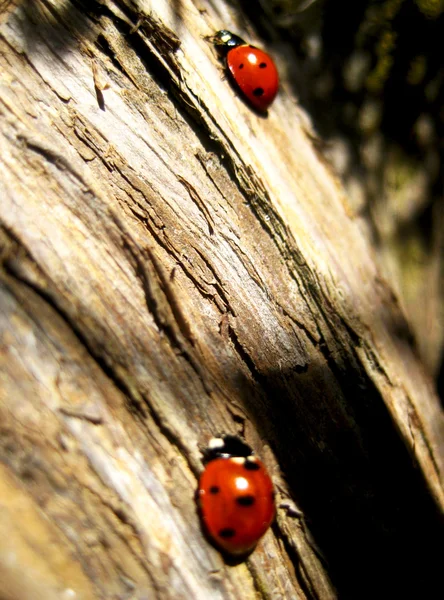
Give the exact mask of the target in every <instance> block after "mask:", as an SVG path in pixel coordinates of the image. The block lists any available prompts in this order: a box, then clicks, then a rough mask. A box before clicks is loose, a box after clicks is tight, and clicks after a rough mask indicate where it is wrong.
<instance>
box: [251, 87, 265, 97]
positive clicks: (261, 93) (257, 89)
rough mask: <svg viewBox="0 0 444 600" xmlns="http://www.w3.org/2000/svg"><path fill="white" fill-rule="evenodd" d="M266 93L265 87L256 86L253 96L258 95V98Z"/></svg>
mask: <svg viewBox="0 0 444 600" xmlns="http://www.w3.org/2000/svg"><path fill="white" fill-rule="evenodd" d="M264 93H265V92H264V89H263V88H261V87H258V88H255V89H254V90H253V96H257V97H258V98H259V97H260V96H263V95H264Z"/></svg>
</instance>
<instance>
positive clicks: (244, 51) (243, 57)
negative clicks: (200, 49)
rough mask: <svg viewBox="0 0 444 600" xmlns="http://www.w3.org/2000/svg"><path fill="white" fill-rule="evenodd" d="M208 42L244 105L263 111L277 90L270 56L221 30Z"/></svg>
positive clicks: (277, 79) (276, 81)
mask: <svg viewBox="0 0 444 600" xmlns="http://www.w3.org/2000/svg"><path fill="white" fill-rule="evenodd" d="M209 39H210V41H211V42H212V43H213V44H214V45H215V46H216V48H217V50H218V52H219V54H220V55H221V56H222V57H224V58H225V62H226V66H227V68H228V70H229V72H230V75H231V77H232V79H233V81H234V83H235V84H236V85H237V86H238V87H239V89H240V90H241V91H242V93H243V94H244V96H245V97H246V99H247V100H248V102H249V103H250V104H251V105H252V106H253V107H254V108H255V109H256V110H258V111H260V112H265V111H266V110H267V108H268V107H269V106H270V104H271V103H272V102H273V100H274V99H275V97H276V94H277V91H278V87H279V75H278V72H277V69H276V65H275V64H274V62H273V59H272V58H271V56H270V55H268V54H267V53H266V52H264V51H263V50H260V49H259V48H255V47H254V46H250V45H249V44H247V43H245V42H244V40H243V39H242V38H240V37H239V36H237V35H235V34H234V33H231V32H230V31H226V30H225V29H222V30H221V31H218V32H217V33H216V34H215V35H214V36H212V37H211V38H209Z"/></svg>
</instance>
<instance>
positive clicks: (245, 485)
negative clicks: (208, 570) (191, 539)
mask: <svg viewBox="0 0 444 600" xmlns="http://www.w3.org/2000/svg"><path fill="white" fill-rule="evenodd" d="M204 460H205V462H206V467H205V470H204V471H203V473H202V475H201V476H200V480H199V489H198V502H199V508H200V515H201V518H202V521H203V524H204V527H205V530H206V532H207V533H208V535H209V537H210V538H211V540H212V541H213V542H214V544H215V545H216V546H217V547H218V548H219V549H221V550H222V551H224V552H226V553H228V554H230V555H234V556H242V555H246V554H247V553H249V552H250V551H251V550H253V548H254V547H255V546H256V544H257V542H258V541H259V539H260V538H261V537H262V536H263V535H264V534H265V532H266V531H267V529H268V527H269V526H270V524H271V523H272V521H273V519H274V517H275V512H276V509H275V502H274V489H273V483H272V481H271V478H270V476H269V474H268V472H267V470H266V468H265V466H264V464H263V463H262V462H261V461H260V460H258V459H257V458H256V457H255V456H253V451H252V450H251V448H249V446H247V444H245V443H244V442H242V441H241V440H240V439H239V438H236V437H235V436H224V437H223V438H218V439H215V440H212V441H211V442H210V445H209V448H208V450H207V451H206V453H205V455H204Z"/></svg>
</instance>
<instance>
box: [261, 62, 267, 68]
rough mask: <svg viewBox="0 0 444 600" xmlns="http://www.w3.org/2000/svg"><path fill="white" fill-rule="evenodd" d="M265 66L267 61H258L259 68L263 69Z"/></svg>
mask: <svg viewBox="0 0 444 600" xmlns="http://www.w3.org/2000/svg"><path fill="white" fill-rule="evenodd" d="M266 66H267V63H264V62H261V63H259V69H265V67H266Z"/></svg>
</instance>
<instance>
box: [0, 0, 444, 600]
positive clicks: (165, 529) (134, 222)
mask: <svg viewBox="0 0 444 600" xmlns="http://www.w3.org/2000/svg"><path fill="white" fill-rule="evenodd" d="M86 4H87V7H88V8H87V9H86V8H85V9H84V10H83V11H82V10H80V8H79V6H77V4H76V3H71V2H68V1H65V2H58V1H56V0H38V1H35V2H31V1H28V2H18V3H13V4H9V5H6V6H5V7H3V9H2V10H3V12H2V13H1V15H0V20H1V21H0V23H1V24H0V84H1V87H0V119H1V121H0V122H1V129H0V161H1V163H0V164H1V181H0V194H1V215H0V219H1V221H0V223H1V248H2V252H1V257H2V270H1V289H0V293H1V300H0V310H1V313H0V318H1V340H2V346H1V350H2V351H1V353H0V361H1V375H0V376H1V388H0V399H1V402H0V415H1V416H0V429H1V434H0V458H1V461H2V466H1V469H0V505H1V511H0V515H1V516H0V532H1V536H0V575H2V580H3V581H4V582H5V583H4V587H5V590H4V592H3V593H4V595H5V597H6V598H8V599H9V598H16V597H20V598H33V599H35V598H38V597H42V598H52V597H54V598H66V599H70V598H79V599H89V598H137V599H142V598H174V599H175V600H176V599H180V598H193V599H194V598H195V599H208V598H258V597H264V598H311V597H316V598H322V599H327V598H334V597H336V596H337V595H339V596H341V597H350V598H358V597H359V598H365V597H372V598H374V597H376V592H377V590H380V589H381V586H382V585H383V584H384V581H385V580H387V582H386V584H385V585H386V587H385V590H388V591H390V590H394V589H398V590H401V591H402V590H404V591H405V590H409V589H410V590H415V589H420V586H424V587H422V588H421V589H427V588H428V586H429V587H430V589H432V587H431V586H433V585H434V584H435V583H436V581H437V579H438V572H437V561H436V560H435V561H434V559H433V553H432V549H433V540H434V536H437V535H438V523H439V517H438V507H441V508H442V505H443V489H442V479H441V472H442V456H441V454H440V444H441V443H442V436H443V433H442V431H443V430H442V415H441V413H440V409H439V404H438V401H437V398H436V396H435V395H434V391H433V385H432V382H431V381H429V379H428V378H427V376H426V374H425V373H424V372H423V369H422V366H421V364H420V361H419V360H418V358H417V356H416V353H415V350H414V349H413V348H412V345H411V342H410V337H409V332H408V324H407V323H406V321H405V319H404V317H403V315H402V313H401V311H400V309H399V307H398V304H397V301H396V298H395V296H394V294H393V293H392V291H391V289H390V287H389V285H388V284H387V282H386V281H384V280H383V279H382V278H381V276H380V274H379V272H378V269H377V267H376V264H375V260H374V257H373V252H372V249H371V248H370V247H369V245H368V242H367V240H366V239H365V237H364V236H363V234H362V233H361V231H360V227H359V223H358V221H357V218H356V217H355V216H354V214H353V212H352V210H351V209H350V207H349V205H348V202H347V198H346V197H345V195H344V193H343V191H342V189H341V186H340V183H339V182H338V181H337V180H336V179H335V177H334V174H333V173H332V171H331V169H330V168H329V167H328V165H326V164H325V163H324V161H323V160H322V157H321V156H320V155H319V154H318V153H317V152H316V149H315V147H314V146H313V143H312V141H313V140H312V135H313V134H312V132H311V130H310V126H309V123H308V120H307V118H306V117H305V116H304V114H303V113H302V112H301V110H300V109H299V108H298V106H297V103H296V101H295V99H294V98H293V97H292V95H291V93H290V90H289V87H288V86H287V84H286V81H285V62H286V61H288V60H292V57H291V55H290V54H289V55H288V56H281V57H279V56H278V57H277V60H278V62H279V63H280V66H281V68H282V72H283V73H284V77H283V84H282V89H281V93H280V96H279V98H278V99H277V101H276V103H275V105H273V107H272V109H271V110H270V111H269V115H268V117H267V118H261V117H258V116H257V115H255V114H254V113H252V112H251V111H250V110H249V109H248V108H247V107H246V106H244V105H243V103H242V102H241V100H240V99H239V98H238V97H236V95H235V94H234V93H233V90H232V89H231V88H230V86H228V85H227V82H226V81H223V79H222V77H221V71H220V69H219V67H218V62H217V59H216V56H215V54H214V52H213V50H212V48H211V47H210V46H209V45H208V44H207V43H206V42H205V40H204V39H203V36H205V35H208V34H210V33H212V32H213V31H214V30H216V29H218V28H221V27H222V26H226V27H228V26H230V27H232V28H233V29H235V28H236V27H235V23H234V22H232V21H231V22H228V21H230V17H229V14H230V13H229V12H228V9H227V7H226V6H225V5H224V4H223V3H222V2H215V3H212V4H211V6H208V5H207V4H205V6H203V5H202V4H201V3H199V2H198V1H196V2H193V1H192V0H184V1H183V2H182V1H180V2H173V3H168V2H166V0H159V1H157V2H156V3H155V5H153V6H151V5H150V4H149V3H147V2H138V3H137V10H136V9H135V7H134V3H132V2H128V1H124V2H116V1H113V0H106V1H104V2H88V3H86ZM222 14H223V15H225V16H224V19H225V21H224V22H222V21H221V16H220V15H222ZM221 431H224V432H233V433H235V432H243V433H244V434H245V436H246V438H247V440H248V441H249V442H250V443H251V444H252V446H253V447H254V448H255V449H256V450H257V451H258V452H259V453H260V454H261V456H262V458H263V459H264V460H265V462H266V463H267V464H268V466H269V468H270V470H271V472H272V475H273V478H274V481H275V483H276V485H277V488H278V492H279V497H278V504H279V505H280V504H282V505H285V504H287V503H288V502H290V503H292V502H296V504H297V505H298V506H299V507H300V508H301V509H302V510H303V512H304V515H305V518H302V517H301V515H300V514H299V513H298V512H297V511H294V510H288V509H286V508H280V509H279V511H278V517H277V522H276V525H275V526H274V527H273V529H272V531H270V532H269V533H268V534H267V535H266V536H265V538H264V540H263V541H262V542H261V543H260V545H259V546H258V548H257V549H256V551H255V552H254V553H253V554H252V555H251V556H250V557H249V558H248V560H247V561H246V562H242V563H241V564H238V565H235V566H232V565H228V564H226V563H225V561H224V560H223V558H222V557H221V556H220V554H219V553H218V552H217V551H216V550H215V549H213V548H212V547H211V546H210V545H209V544H208V542H207V540H206V539H205V538H204V537H203V535H202V532H201V528H200V524H199V520H198V515H197V512H196V506H195V502H194V491H195V488H196V482H197V477H198V474H199V472H200V470H201V468H202V464H201V453H200V448H201V446H202V445H204V444H205V443H206V441H207V440H208V439H209V438H210V437H211V436H212V435H213V434H215V433H219V432H221ZM413 567H415V568H413ZM405 570H407V573H408V578H409V580H408V581H407V579H406V577H407V576H404V578H403V576H402V575H403V573H405ZM22 572H25V575H24V576H23V577H22ZM424 581H425V583H424ZM336 590H337V591H336ZM8 594H9V595H8ZM379 597H381V594H379ZM392 597H393V596H392ZM424 597H425V596H424Z"/></svg>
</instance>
